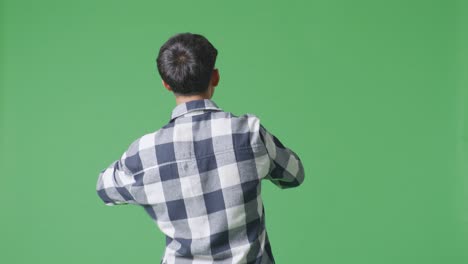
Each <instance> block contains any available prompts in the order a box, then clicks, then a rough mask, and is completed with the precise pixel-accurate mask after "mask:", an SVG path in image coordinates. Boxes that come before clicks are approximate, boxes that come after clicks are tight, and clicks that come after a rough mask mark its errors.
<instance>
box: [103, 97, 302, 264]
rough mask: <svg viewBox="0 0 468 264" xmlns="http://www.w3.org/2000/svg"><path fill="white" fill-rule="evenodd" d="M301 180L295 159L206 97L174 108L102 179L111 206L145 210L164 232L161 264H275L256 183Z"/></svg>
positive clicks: (249, 118) (286, 184) (256, 126)
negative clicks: (164, 121)
mask: <svg viewBox="0 0 468 264" xmlns="http://www.w3.org/2000/svg"><path fill="white" fill-rule="evenodd" d="M262 179H268V180H269V181H271V182H272V183H274V184H275V185H276V186H278V187H279V188H281V189H286V188H291V187H296V186H298V185H300V184H301V183H302V182H303V181H304V168H303V165H302V162H301V160H300V159H299V157H298V156H297V155H296V153H294V152H293V151H292V150H290V149H289V148H287V147H285V146H284V145H283V144H282V143H281V142H280V141H279V140H278V138H276V137H275V136H274V135H273V134H271V133H270V132H269V131H267V130H266V129H265V127H264V126H263V125H262V124H260V120H259V118H258V117H257V116H255V115H253V114H244V115H241V116H236V115H234V114H232V113H230V112H225V111H223V110H222V109H221V108H219V107H218V106H217V105H216V104H215V102H214V101H212V100H211V99H200V100H193V101H188V102H185V103H181V104H179V105H177V106H176V107H175V108H174V109H173V111H172V114H171V119H170V120H169V122H168V123H167V124H166V125H165V126H163V127H162V128H161V129H158V130H156V131H155V132H152V133H148V134H145V135H143V136H142V137H140V138H138V139H136V140H134V141H133V142H132V143H131V144H130V146H129V147H128V149H127V150H126V151H125V152H124V153H123V155H122V156H121V158H120V159H118V160H116V161H114V162H112V163H111V164H110V165H109V166H108V167H107V168H106V169H104V170H102V171H101V173H100V174H99V177H98V181H97V185H96V190H97V194H98V195H99V197H100V198H101V199H102V201H103V202H104V203H105V204H106V205H109V206H113V205H119V204H136V205H140V206H142V207H143V208H144V209H145V211H146V212H147V213H148V214H149V216H150V217H151V218H152V219H153V221H154V222H155V224H156V225H157V226H158V227H159V229H160V230H161V231H162V232H163V233H164V234H165V237H166V247H165V251H164V255H163V256H162V258H161V260H160V263H167V264H169V263H170V264H172V263H175V264H184V263H190V264H194V263H236V264H237V263H258V264H260V263H264V264H266V263H275V260H274V258H273V254H272V251H271V245H270V241H269V238H268V233H267V232H266V229H265V209H264V206H263V202H262V198H261V195H260V194H261V180H262Z"/></svg>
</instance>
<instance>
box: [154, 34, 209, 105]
mask: <svg viewBox="0 0 468 264" xmlns="http://www.w3.org/2000/svg"><path fill="white" fill-rule="evenodd" d="M217 55H218V50H217V49H216V48H215V47H214V46H213V45H212V44H211V43H210V42H209V41H208V40H207V39H206V38H205V37H203V36H202V35H199V34H192V33H188V32H187V33H179V34H176V35H174V36H172V37H171V38H169V40H168V41H166V43H164V45H162V46H161V48H160V49H159V54H158V57H157V59H156V64H157V68H158V72H159V75H160V76H161V78H162V79H163V80H164V81H165V82H166V83H167V84H169V86H170V87H171V88H172V91H173V92H174V94H177V95H185V96H186V95H194V94H200V93H203V92H205V91H206V90H207V88H208V85H209V82H210V79H211V74H212V72H213V69H214V65H215V62H216V56H217Z"/></svg>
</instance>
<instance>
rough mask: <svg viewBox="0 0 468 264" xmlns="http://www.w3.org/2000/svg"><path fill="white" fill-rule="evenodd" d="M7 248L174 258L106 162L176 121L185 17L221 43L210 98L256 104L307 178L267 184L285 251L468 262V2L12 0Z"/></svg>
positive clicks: (332, 263) (61, 254) (5, 35)
mask: <svg viewBox="0 0 468 264" xmlns="http://www.w3.org/2000/svg"><path fill="white" fill-rule="evenodd" d="M0 21H1V23H0V139H1V143H0V144H1V145H0V155H1V157H0V168H1V183H0V198H1V201H2V206H1V217H0V252H1V253H0V259H1V260H0V262H1V263H8V264H14V263H21V264H23V263H24V264H31V263H35V264H39V263H41V264H42V263H44V264H54V263H59V264H63V263H66V264H75V263H76V264H82V263H87V264H93V263H114V264H116V263H122V264H128V263H159V261H160V259H161V256H162V255H163V253H164V246H165V237H164V235H163V234H162V233H161V232H160V231H159V230H158V227H157V226H156V225H155V223H154V222H153V221H152V219H151V218H150V217H148V215H147V213H146V212H145V211H144V210H143V209H142V208H141V207H139V206H134V205H124V206H116V207H108V206H106V205H104V203H103V202H102V201H101V200H100V199H99V197H98V195H97V194H96V191H95V186H96V181H97V176H98V174H99V172H100V171H101V170H103V169H104V168H105V167H106V166H108V165H109V164H110V163H111V162H112V161H114V160H116V159H117V158H119V157H120V155H122V153H123V152H124V151H125V150H126V148H127V147H128V146H129V144H130V143H131V142H132V141H133V140H135V139H137V138H138V137H140V136H142V135H143V134H145V133H150V132H152V131H155V130H157V129H159V128H160V127H161V126H163V125H164V124H166V123H167V121H168V120H169V118H170V113H171V110H172V109H173V108H174V107H175V105H176V103H175V100H174V96H173V95H172V94H171V93H170V92H168V91H167V90H166V89H165V88H164V87H163V85H162V83H161V78H160V76H159V75H158V72H157V69H156V62H155V60H156V56H157V54H158V50H159V47H160V46H161V45H162V44H163V43H164V42H165V41H166V40H167V39H168V38H169V37H170V36H172V35H174V34H175V33H180V32H192V33H199V34H202V35H203V36H205V37H206V38H207V39H209V40H210V42H211V43H213V45H214V46H215V47H216V48H217V49H218V51H219V53H218V57H217V61H216V67H217V68H218V69H219V73H220V81H219V84H218V86H217V87H216V92H215V94H214V96H213V100H214V101H215V102H216V103H217V104H218V105H219V106H220V107H221V108H222V109H224V110H226V111H230V112H232V113H234V114H236V115H241V114H244V113H253V114H255V115H257V116H258V117H259V118H260V119H261V121H262V123H263V124H264V125H265V127H267V128H268V129H269V131H270V132H272V133H273V134H275V135H276V136H277V137H278V138H279V139H281V140H282V142H283V143H284V144H285V145H287V146H289V147H291V149H293V150H294V151H296V152H297V154H298V155H299V156H300V157H301V159H302V161H303V165H304V168H305V181H304V182H303V184H302V185H301V186H299V187H298V188H292V189H285V190H282V189H279V188H278V187H276V186H275V185H274V184H272V183H271V182H263V183H262V199H263V202H264V206H265V214H266V228H267V230H268V234H269V238H270V241H271V247H272V251H273V254H274V256H275V259H276V262H277V263H279V264H309V263H310V264H314V263H320V264H464V263H468V132H467V124H468V92H467V89H468V3H467V1H462V0H460V1H451V0H425V1H422V0H421V1H419V0H415V1H408V0H393V1H370V0H356V1H347V0H332V1H325V0H319V1H296V0H289V1H243V0H239V1H212V0H208V1H183V0H182V1H158V0H153V1H110V0H102V1H94V0H93V1H91V0H82V1H55V0H43V1H32V0H24V1H13V0H1V1H0Z"/></svg>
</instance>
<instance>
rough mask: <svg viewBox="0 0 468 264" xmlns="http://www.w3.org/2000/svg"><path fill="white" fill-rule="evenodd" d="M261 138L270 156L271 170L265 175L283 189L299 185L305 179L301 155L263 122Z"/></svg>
mask: <svg viewBox="0 0 468 264" xmlns="http://www.w3.org/2000/svg"><path fill="white" fill-rule="evenodd" d="M259 132H260V138H261V140H262V142H263V143H264V144H265V147H266V149H267V152H268V155H269V156H270V161H271V163H270V164H271V166H270V172H269V174H268V175H267V176H266V177H265V179H268V180H270V181H272V182H273V183H274V184H275V185H276V186H278V187H279V188H281V189H287V188H292V187H297V186H299V185H300V184H302V182H303V181H304V167H303V165H302V161H301V159H300V158H299V156H298V155H297V154H296V153H295V152H294V151H292V150H291V149H289V148H288V147H286V146H284V145H283V144H282V143H281V141H280V140H279V139H278V138H277V137H276V136H274V135H273V134H271V133H270V132H269V131H268V130H267V129H266V128H265V127H264V126H263V125H262V124H260V128H259Z"/></svg>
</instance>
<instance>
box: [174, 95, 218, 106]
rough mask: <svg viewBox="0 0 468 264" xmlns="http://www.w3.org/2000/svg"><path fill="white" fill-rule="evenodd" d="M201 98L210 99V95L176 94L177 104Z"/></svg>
mask: <svg viewBox="0 0 468 264" xmlns="http://www.w3.org/2000/svg"><path fill="white" fill-rule="evenodd" d="M200 99H210V96H208V95H206V94H197V95H190V96H181V95H179V96H176V104H178V105H179V104H182V103H185V102H188V101H193V100H200Z"/></svg>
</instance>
